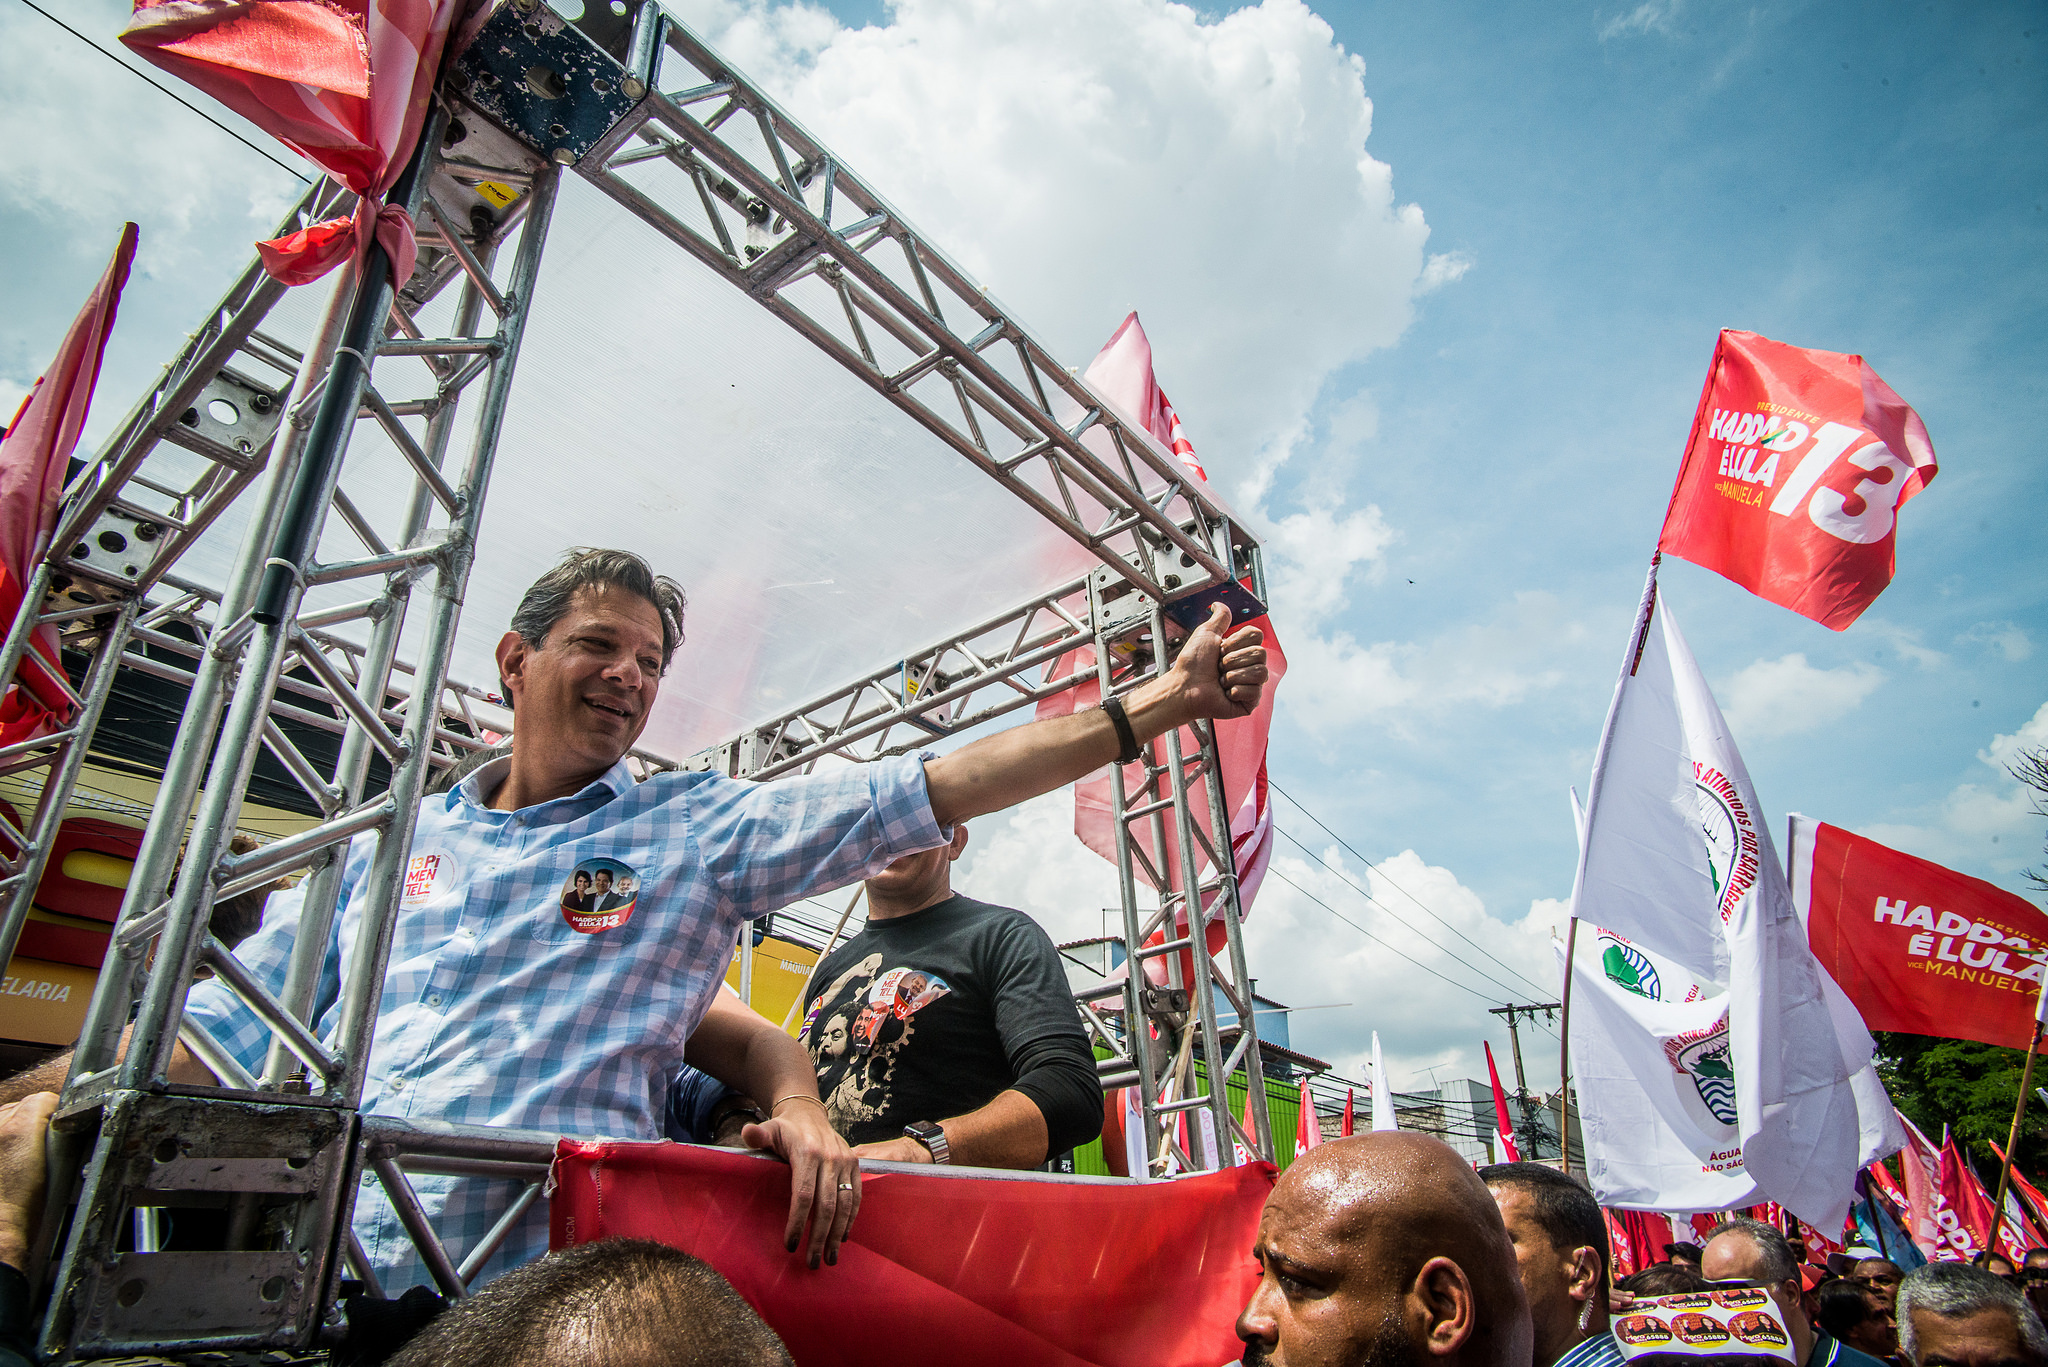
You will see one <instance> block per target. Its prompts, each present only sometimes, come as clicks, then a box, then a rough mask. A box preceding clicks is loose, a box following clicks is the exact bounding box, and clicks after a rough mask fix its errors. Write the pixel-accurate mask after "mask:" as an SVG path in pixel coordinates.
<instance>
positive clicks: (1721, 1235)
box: [1700, 1215, 1813, 1362]
mask: <svg viewBox="0 0 2048 1367" xmlns="http://www.w3.org/2000/svg"><path fill="white" fill-rule="evenodd" d="M1700 1275H1701V1276H1703V1277H1705V1278H1706V1279H1707V1280H1708V1281H1710V1282H1747V1283H1749V1284H1750V1285H1752V1286H1757V1287H1761V1288H1763V1289H1764V1290H1766V1291H1768V1292H1770V1293H1771V1299H1772V1300H1773V1301H1775V1302H1776V1303H1777V1306H1778V1314H1779V1315H1780V1316H1781V1317H1782V1318H1783V1319H1784V1321H1785V1328H1786V1329H1787V1330H1788V1331H1789V1332H1790V1333H1791V1335H1792V1353H1793V1356H1794V1357H1795V1358H1797V1359H1798V1360H1799V1361H1800V1362H1805V1361H1806V1359H1807V1356H1808V1355H1809V1354H1810V1353H1812V1351H1813V1324H1812V1322H1811V1321H1810V1320H1808V1319H1807V1317H1806V1310H1805V1308H1804V1307H1803V1306H1802V1304H1801V1300H1802V1298H1803V1296H1804V1293H1805V1287H1804V1284H1803V1283H1802V1282H1801V1281H1800V1278H1799V1260H1798V1259H1797V1258H1794V1257H1793V1256H1792V1245H1791V1244H1790V1243H1788V1242H1787V1241H1786V1239H1785V1235H1784V1232H1783V1231H1782V1230H1780V1229H1778V1228H1777V1227H1776V1226H1774V1225H1768V1224H1765V1223H1764V1222H1763V1221H1762V1220H1752V1219H1750V1218H1749V1217H1747V1216H1740V1215H1739V1216H1736V1217H1735V1218H1734V1219H1731V1220H1723V1221H1722V1222H1721V1223H1720V1224H1718V1225H1715V1226H1714V1232H1713V1233H1712V1234H1709V1235H1708V1236H1707V1245H1706V1248H1705V1249H1704V1250H1703V1251H1702V1252H1701V1253H1700Z"/></svg>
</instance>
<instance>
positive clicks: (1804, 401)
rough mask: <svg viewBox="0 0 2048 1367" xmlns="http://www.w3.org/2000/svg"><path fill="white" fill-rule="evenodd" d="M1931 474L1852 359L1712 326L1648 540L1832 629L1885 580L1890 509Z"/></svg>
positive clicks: (1872, 376)
mask: <svg viewBox="0 0 2048 1367" xmlns="http://www.w3.org/2000/svg"><path fill="white" fill-rule="evenodd" d="M1935 470H1936V465H1935V460H1934V446H1933V443H1932V442H1930V441H1929V440H1928V437H1927V426H1926V424H1925V423H1923V422H1921V421H1920V415H1919V414H1918V413H1915V412H1914V411H1913V410H1912V408H1910V407H1909V406H1908V405H1907V404H1906V401H1905V400H1903V399H1901V398H1900V397H1899V396H1898V395H1897V394H1896V393H1894V392H1893V391H1892V388H1891V386H1890V385H1888V384H1886V383H1885V382H1884V381H1883V380H1881V379H1879V378H1878V376H1877V372H1876V371H1874V370H1872V369H1871V368H1870V366H1869V364H1868V363H1867V362H1866V361H1864V359H1863V358H1862V357H1861V356H1851V355H1844V354H1842V353H1840V352H1834V351H1813V350H1809V349H1808V348H1805V347H1795V346H1787V345H1785V344H1784V343H1783V342H1773V341H1771V340H1770V339H1768V338H1765V337H1759V336H1757V335H1756V334H1755V333H1753V332H1736V331H1733V330H1727V331H1723V332H1722V333H1721V339H1720V342H1719V343H1718V345H1716V347H1715V348H1714V364H1713V367H1712V369H1710V370H1709V371H1708V372H1707V384H1706V388H1705V390H1704V391H1702V393H1701V394H1700V406H1699V411H1698V413H1697V414H1696V415H1695V416H1694V418H1693V424H1692V434H1691V436H1690V437H1689V438H1688V439H1687V442H1686V449H1685V462H1684V464H1683V465H1681V466H1680V467H1679V471H1678V483H1677V486H1676V487H1675V488H1674V489H1673V490H1672V492H1671V507H1670V509H1669V510H1668V511H1667V512H1666V513H1665V515H1664V531H1663V534H1662V535H1661V536H1660V537H1659V538H1658V541H1657V547H1658V549H1659V550H1662V551H1668V552H1670V553H1671V554H1672V555H1676V556H1682V557H1683V558H1685V559H1687V560H1690V561H1692V562H1693V563H1694V564H1695V565H1700V566H1704V567H1705V568H1707V569H1710V570H1713V571H1714V572H1715V573H1717V574H1722V575H1725V576H1727V577H1728V578H1729V579H1732V580H1734V581H1735V582H1736V583H1738V584H1740V585H1742V587H1744V588H1746V589H1748V590H1749V591H1750V592H1751V593H1754V594H1756V595H1757V596H1759V597H1761V598H1767V599H1769V600H1770V601H1771V602H1773V603H1777V604H1779V605H1780V606H1782V607H1788V608H1791V609H1792V610H1793V611H1794V612H1797V613H1802V614H1804V615H1805V616H1807V617H1811V618H1812V619H1813V620H1814V621H1816V622H1819V623H1821V624H1822V625H1824V626H1827V627H1831V628H1833V629H1834V630H1836V631H1840V630H1842V629H1843V628H1845V627H1847V626H1848V625H1849V624H1850V623H1851V622H1853V621H1855V620H1856V618H1857V616H1858V615H1859V614H1861V613H1862V611H1863V610H1864V609H1865V608H1867V607H1869V606H1870V604H1871V602H1872V601H1873V600H1874V599H1875V598H1876V597H1877V595H1878V594H1880V593H1882V592H1884V587H1885V585H1887V584H1889V583H1890V582H1891V580H1892V570H1893V566H1894V563H1895V556H1894V547H1895V536H1894V530H1895V529H1894V518H1895V515H1896V513H1897V511H1898V509H1899V508H1900V507H1901V506H1902V505H1903V504H1904V503H1905V501H1906V500H1907V499H1909V498H1911V497H1912V496H1913V495H1914V494H1916V493H1918V492H1919V491H1920V490H1921V489H1923V488H1925V487H1926V486H1927V484H1928V483H1929V481H1931V480H1932V479H1933V478H1934V475H1935Z"/></svg>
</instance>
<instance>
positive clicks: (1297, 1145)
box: [1294, 1078, 1323, 1158]
mask: <svg viewBox="0 0 2048 1367" xmlns="http://www.w3.org/2000/svg"><path fill="white" fill-rule="evenodd" d="M1322 1142H1323V1123H1322V1121H1320V1120H1318V1119H1316V1099H1315V1098H1314V1097H1312V1096H1310V1095H1309V1094H1308V1079H1307V1078H1303V1079H1302V1082H1301V1109H1300V1111H1299V1112H1298V1113H1297V1114H1296V1116H1295V1119H1294V1156H1295V1157H1296V1158H1299V1157H1301V1156H1302V1155H1303V1154H1305V1153H1307V1152H1308V1151H1309V1150H1310V1149H1312V1148H1315V1147H1316V1146H1317V1145H1318V1144H1320V1143H1322Z"/></svg>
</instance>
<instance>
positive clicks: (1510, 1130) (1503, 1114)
mask: <svg viewBox="0 0 2048 1367" xmlns="http://www.w3.org/2000/svg"><path fill="white" fill-rule="evenodd" d="M1479 1047H1480V1048H1482V1049H1484V1050H1485V1051H1486V1076H1487V1080H1488V1081H1490V1082H1492V1083H1493V1128H1494V1132H1495V1134H1496V1135H1498V1137H1499V1139H1500V1151H1501V1153H1502V1154H1504V1155H1505V1157H1504V1159H1503V1160H1502V1161H1504V1162H1508V1163H1519V1162H1521V1161H1522V1151H1521V1150H1520V1149H1518V1148H1516V1147H1515V1126H1514V1122H1513V1121H1511V1120H1509V1119H1508V1094H1507V1093H1506V1092H1503V1091H1502V1090H1501V1089H1500V1069H1498V1068H1496V1067H1494V1066H1493V1045H1492V1043H1491V1042H1490V1041H1487V1040H1481V1041H1480V1042H1479Z"/></svg>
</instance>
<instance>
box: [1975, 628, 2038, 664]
mask: <svg viewBox="0 0 2048 1367" xmlns="http://www.w3.org/2000/svg"><path fill="white" fill-rule="evenodd" d="M1956 644H1957V645H1974V646H1982V647H1984V648H1985V649H1986V650H1989V651H1995V652H1997V654H1999V655H2000V656H2001V657H2003V658H2004V659H2005V661H2006V663H2008V664H2018V663H2019V662H2020V661H2021V660H2025V659H2027V658H2029V657H2031V656H2032V655H2033V653H2034V641H2033V638H2032V637H2030V636H2028V635H2027V633H2026V629H2025V628H2024V627H2021V626H2019V625H2017V624H2015V623H2012V622H1978V623H1976V624H1975V625H1974V626H1972V627H1971V628H1970V629H1969V630H1967V631H1965V632H1963V633H1962V634H1961V635H1959V636H1957V637H1956Z"/></svg>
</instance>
